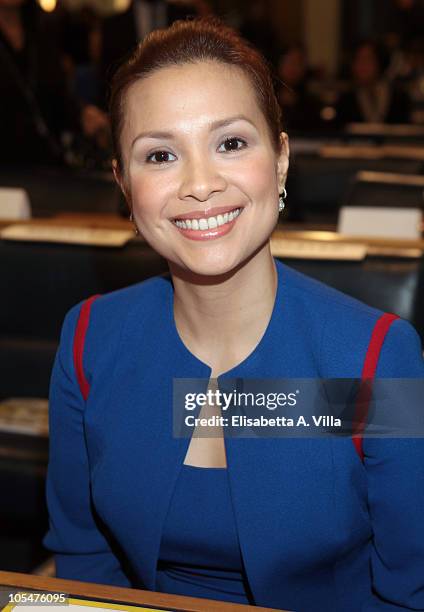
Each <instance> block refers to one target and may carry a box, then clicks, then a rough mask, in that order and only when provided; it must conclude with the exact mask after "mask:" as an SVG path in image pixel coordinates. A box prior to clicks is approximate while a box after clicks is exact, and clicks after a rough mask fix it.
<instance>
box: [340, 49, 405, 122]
mask: <svg viewBox="0 0 424 612" xmlns="http://www.w3.org/2000/svg"><path fill="white" fill-rule="evenodd" d="M384 63H385V62H384V56H383V53H382V51H381V49H380V48H379V46H378V45H377V44H376V43H374V42H371V41H365V42H362V43H360V44H359V45H358V47H357V48H356V50H355V52H354V55H353V60H352V63H351V74H352V82H351V87H350V88H349V90H348V91H347V92H345V93H344V94H342V95H341V96H340V98H339V101H338V103H337V106H336V121H337V123H338V124H341V125H344V124H346V123H356V122H367V123H407V122H408V121H409V120H410V100H409V97H408V95H407V94H406V93H405V92H404V91H402V90H401V89H400V88H397V87H395V86H393V85H392V84H390V83H389V82H388V80H387V79H385V78H383V70H384Z"/></svg>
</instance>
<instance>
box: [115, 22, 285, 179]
mask: <svg viewBox="0 0 424 612" xmlns="http://www.w3.org/2000/svg"><path fill="white" fill-rule="evenodd" d="M205 60H213V61H217V62H221V63H222V64H227V65H230V66H236V67H238V68H240V69H241V70H243V72H244V73H245V74H246V76H247V77H248V78H249V79H250V82H251V83H252V86H253V89H254V91H255V94H256V97H257V101H258V105H259V108H260V109H261V111H262V113H263V115H264V118H265V120H266V123H267V125H268V128H269V132H270V136H271V142H272V144H273V146H274V148H275V151H276V152H277V153H278V152H279V151H280V132H281V111H280V107H279V104H278V102H277V98H276V96H275V92H274V86H273V80H272V76H271V72H270V69H269V68H268V65H267V63H266V61H265V59H264V58H263V56H262V55H261V54H260V53H259V51H257V50H256V49H255V48H253V47H252V46H250V44H249V43H248V42H247V41H245V40H244V39H243V38H241V36H240V35H239V34H238V33H237V32H236V31H235V30H233V29H232V28H230V27H228V26H226V25H225V24H223V23H222V22H221V21H220V20H219V19H217V18H211V17H206V18H197V19H192V20H187V21H176V22H174V23H173V24H172V26H170V27H169V28H166V29H163V30H154V31H153V32H151V33H150V34H148V35H147V36H146V38H145V39H144V40H143V42H141V43H140V44H139V45H138V46H137V48H136V50H135V51H134V53H133V55H132V56H131V57H130V58H129V60H128V61H126V62H125V63H124V64H122V65H121V66H120V68H119V69H118V70H117V72H116V73H115V75H114V77H113V79H112V84H111V97H110V105H109V110H110V118H111V129H112V142H113V146H114V151H115V158H116V160H117V163H118V169H119V170H120V171H122V170H123V168H122V152H121V146H120V137H121V133H122V128H123V121H124V114H125V97H126V94H127V92H128V89H129V88H130V87H131V85H133V84H134V83H136V82H137V81H139V80H140V79H143V78H145V77H147V76H149V75H150V74H151V73H153V72H154V71H156V70H159V69H160V68H165V67H170V66H178V65H183V64H190V63H197V62H199V61H205Z"/></svg>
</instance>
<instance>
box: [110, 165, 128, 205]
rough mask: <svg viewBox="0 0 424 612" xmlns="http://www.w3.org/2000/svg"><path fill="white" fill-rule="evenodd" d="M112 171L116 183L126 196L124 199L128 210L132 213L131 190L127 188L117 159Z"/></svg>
mask: <svg viewBox="0 0 424 612" xmlns="http://www.w3.org/2000/svg"><path fill="white" fill-rule="evenodd" d="M112 171H113V176H114V178H115V181H116V182H117V183H118V185H119V188H120V190H121V191H122V193H123V194H124V198H125V200H126V202H127V205H128V208H129V209H130V212H132V204H131V198H130V192H129V189H128V188H127V185H126V182H125V179H124V177H123V176H122V174H121V170H120V169H119V164H118V160H117V159H113V160H112Z"/></svg>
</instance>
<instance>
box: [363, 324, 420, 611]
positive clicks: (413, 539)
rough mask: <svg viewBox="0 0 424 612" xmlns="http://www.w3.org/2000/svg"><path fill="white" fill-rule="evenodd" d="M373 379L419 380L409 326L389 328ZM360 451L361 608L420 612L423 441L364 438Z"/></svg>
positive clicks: (417, 358)
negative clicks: (365, 537) (363, 512)
mask: <svg viewBox="0 0 424 612" xmlns="http://www.w3.org/2000/svg"><path fill="white" fill-rule="evenodd" d="M377 376H378V377H385V378H418V379H424V361H423V357H422V347H421V342H420V339H419V337H418V334H417V333H416V332H415V330H414V329H413V327H412V326H411V325H410V324H409V323H407V322H405V321H402V320H398V321H396V322H395V323H393V324H392V326H391V328H390V330H389V332H388V334H387V337H386V339H385V342H384V344H383V347H382V351H381V354H380V359H379V364H378V369H377ZM417 408H419V409H422V410H424V402H422V403H421V406H420V407H417ZM399 410H402V406H401V405H399ZM364 453H365V468H366V472H367V479H368V502H369V511H370V515H371V521H372V525H373V532H374V542H373V549H372V557H371V572H372V577H373V588H374V592H375V597H374V598H373V602H372V603H371V602H370V603H369V605H368V606H367V607H366V608H365V610H366V612H377V611H380V610H381V611H387V612H389V611H390V610H393V612H394V611H399V610H424V518H423V517H424V438H423V437H416V438H390V439H388V438H368V439H364ZM364 612H365V611H364Z"/></svg>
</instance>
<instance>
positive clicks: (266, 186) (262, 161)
mask: <svg viewBox="0 0 424 612" xmlns="http://www.w3.org/2000/svg"><path fill="white" fill-rule="evenodd" d="M240 180H241V181H242V183H243V189H244V190H245V191H246V193H247V195H248V196H250V197H252V198H253V199H258V200H259V203H260V201H261V200H264V202H265V201H266V200H269V199H275V197H278V184H277V169H276V165H275V162H274V160H273V159H270V158H269V157H268V156H260V157H259V156H258V157H257V158H256V159H252V161H251V162H250V163H249V164H248V165H246V166H245V167H244V169H243V173H242V176H241V177H240ZM256 203H258V202H256Z"/></svg>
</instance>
